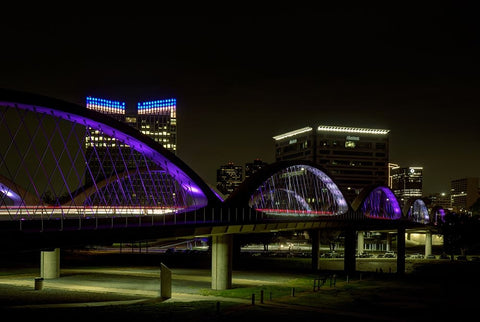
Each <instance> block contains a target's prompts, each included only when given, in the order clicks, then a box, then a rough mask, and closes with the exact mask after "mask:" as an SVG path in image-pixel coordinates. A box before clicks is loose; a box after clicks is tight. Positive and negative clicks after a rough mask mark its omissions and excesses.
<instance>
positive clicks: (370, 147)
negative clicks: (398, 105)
mask: <svg viewBox="0 0 480 322" xmlns="http://www.w3.org/2000/svg"><path fill="white" fill-rule="evenodd" d="M389 132H390V131H389V130H383V129H370V128H356V127H345V126H327V125H320V126H318V127H316V128H313V127H304V128H301V129H298V130H294V131H291V132H287V133H283V134H279V135H277V136H274V137H273V139H274V140H275V159H276V161H281V160H309V161H312V162H315V163H317V164H318V165H320V166H321V167H323V168H324V169H325V170H326V171H328V172H329V174H330V175H331V176H332V179H333V180H334V181H335V182H336V183H337V185H338V187H339V188H340V190H341V191H342V192H343V194H344V196H345V198H346V199H347V200H349V201H350V202H351V201H353V200H354V199H355V198H356V196H357V195H358V194H359V193H360V191H362V190H363V189H364V188H365V187H368V186H371V185H376V184H381V185H387V184H388V160H389V159H388V158H389Z"/></svg>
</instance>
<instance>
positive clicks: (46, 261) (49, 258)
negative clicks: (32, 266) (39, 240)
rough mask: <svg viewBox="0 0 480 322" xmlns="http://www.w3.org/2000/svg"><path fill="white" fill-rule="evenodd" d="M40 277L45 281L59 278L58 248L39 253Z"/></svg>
mask: <svg viewBox="0 0 480 322" xmlns="http://www.w3.org/2000/svg"><path fill="white" fill-rule="evenodd" d="M40 277H43V278H45V279H52V278H59V277H60V248H54V249H53V250H42V251H41V254H40Z"/></svg>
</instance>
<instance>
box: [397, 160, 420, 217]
mask: <svg viewBox="0 0 480 322" xmlns="http://www.w3.org/2000/svg"><path fill="white" fill-rule="evenodd" d="M390 174H391V177H392V187H391V189H392V191H393V193H394V194H395V196H396V197H397V199H398V202H399V204H400V207H402V208H403V207H404V206H405V205H406V204H407V203H408V201H409V200H411V199H418V198H421V197H422V195H423V167H400V166H394V167H392V168H391V171H390Z"/></svg>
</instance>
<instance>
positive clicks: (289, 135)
mask: <svg viewBox="0 0 480 322" xmlns="http://www.w3.org/2000/svg"><path fill="white" fill-rule="evenodd" d="M311 130H313V129H312V128H311V127H304V128H301V129H298V130H295V131H291V132H287V133H283V134H280V135H277V136H274V137H273V138H274V139H275V140H277V141H278V140H283V139H285V138H288V137H291V136H294V135H297V134H302V133H306V132H310V131H311Z"/></svg>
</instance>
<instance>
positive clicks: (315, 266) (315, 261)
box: [309, 229, 320, 272]
mask: <svg viewBox="0 0 480 322" xmlns="http://www.w3.org/2000/svg"><path fill="white" fill-rule="evenodd" d="M309 234H310V238H311V239H312V270H313V271H314V272H316V271H317V270H319V269H320V263H319V259H320V257H319V254H320V229H315V230H311V231H310V232H309Z"/></svg>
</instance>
